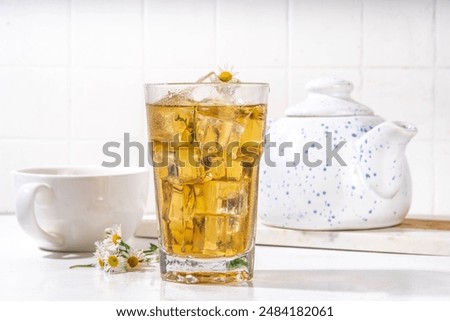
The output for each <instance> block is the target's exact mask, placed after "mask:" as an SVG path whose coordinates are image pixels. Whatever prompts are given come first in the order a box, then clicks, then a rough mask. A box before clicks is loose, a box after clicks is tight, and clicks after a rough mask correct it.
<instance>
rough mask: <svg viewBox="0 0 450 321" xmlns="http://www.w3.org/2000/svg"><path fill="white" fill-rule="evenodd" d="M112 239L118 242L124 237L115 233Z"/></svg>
mask: <svg viewBox="0 0 450 321" xmlns="http://www.w3.org/2000/svg"><path fill="white" fill-rule="evenodd" d="M111 239H112V241H113V243H114V244H117V242H119V241H120V240H121V239H122V238H121V237H120V235H118V234H114V235H113V236H112V238H111Z"/></svg>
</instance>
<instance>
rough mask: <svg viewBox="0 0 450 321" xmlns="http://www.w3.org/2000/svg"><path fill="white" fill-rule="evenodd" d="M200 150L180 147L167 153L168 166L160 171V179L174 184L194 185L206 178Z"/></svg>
mask: <svg viewBox="0 0 450 321" xmlns="http://www.w3.org/2000/svg"><path fill="white" fill-rule="evenodd" d="M200 156H201V152H200V148H197V147H179V148H177V149H175V151H167V166H163V167H162V168H161V169H158V170H159V171H160V175H167V176H160V178H163V179H167V180H168V181H169V182H171V183H172V184H194V183H199V182H202V181H203V180H204V178H205V168H204V166H203V164H202V162H201V161H200Z"/></svg>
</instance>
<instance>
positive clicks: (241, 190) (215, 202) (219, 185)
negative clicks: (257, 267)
mask: <svg viewBox="0 0 450 321" xmlns="http://www.w3.org/2000/svg"><path fill="white" fill-rule="evenodd" d="M203 194H204V196H205V201H206V202H205V212H206V213H213V214H239V215H245V214H246V213H247V203H248V182H246V181H209V182H207V183H205V184H204V189H203Z"/></svg>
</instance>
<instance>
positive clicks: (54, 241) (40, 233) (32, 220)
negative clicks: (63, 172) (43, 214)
mask: <svg viewBox="0 0 450 321" xmlns="http://www.w3.org/2000/svg"><path fill="white" fill-rule="evenodd" d="M41 190H48V191H50V192H53V191H52V188H51V187H50V186H48V185H46V184H41V183H28V184H25V185H23V186H21V187H20V189H19V191H18V193H17V195H16V216H17V220H18V221H19V225H20V226H21V227H22V229H23V230H24V231H25V232H27V233H28V234H29V235H31V236H32V237H34V238H37V239H40V240H44V241H46V242H47V243H49V244H51V245H54V246H61V245H63V244H64V239H63V238H62V237H61V236H59V235H55V234H50V233H47V232H45V231H44V230H43V229H42V228H41V227H40V226H39V224H38V222H37V220H36V214H35V212H34V202H35V199H36V195H37V193H38V192H39V191H41Z"/></svg>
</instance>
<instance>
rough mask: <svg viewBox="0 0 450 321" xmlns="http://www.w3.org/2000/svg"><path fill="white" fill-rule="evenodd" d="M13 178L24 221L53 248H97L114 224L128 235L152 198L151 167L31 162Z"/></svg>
mask: <svg viewBox="0 0 450 321" xmlns="http://www.w3.org/2000/svg"><path fill="white" fill-rule="evenodd" d="M13 179H14V194H15V205H16V215H17V220H18V221H19V224H20V226H21V227H22V229H23V230H24V231H25V232H26V233H28V234H29V235H30V236H32V237H33V238H34V239H36V241H37V242H38V245H39V247H40V248H42V249H46V250H51V251H64V252H84V251H92V250H94V242H95V241H97V240H100V239H102V238H103V232H104V230H105V228H107V227H111V226H113V225H114V224H121V226H122V236H123V239H124V240H126V239H128V238H129V237H131V236H132V235H133V233H134V231H135V230H136V227H137V225H138V224H139V222H140V221H141V219H142V215H143V214H144V209H145V206H146V202H147V198H148V184H149V171H148V169H145V168H104V167H51V168H30V169H22V170H17V171H14V172H13Z"/></svg>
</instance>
